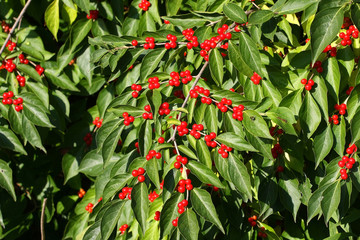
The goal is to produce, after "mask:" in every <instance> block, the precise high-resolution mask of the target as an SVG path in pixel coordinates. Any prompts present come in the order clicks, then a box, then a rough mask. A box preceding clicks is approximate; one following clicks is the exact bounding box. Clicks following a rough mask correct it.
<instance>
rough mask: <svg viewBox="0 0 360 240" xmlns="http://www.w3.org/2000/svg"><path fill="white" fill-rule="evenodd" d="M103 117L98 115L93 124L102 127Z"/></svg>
mask: <svg viewBox="0 0 360 240" xmlns="http://www.w3.org/2000/svg"><path fill="white" fill-rule="evenodd" d="M102 122H103V119H100V117H96V118H95V119H94V121H93V124H94V125H96V127H97V128H100V127H101V125H102Z"/></svg>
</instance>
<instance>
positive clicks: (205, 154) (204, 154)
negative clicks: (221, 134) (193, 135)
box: [196, 141, 212, 169]
mask: <svg viewBox="0 0 360 240" xmlns="http://www.w3.org/2000/svg"><path fill="white" fill-rule="evenodd" d="M196 153H197V155H198V157H199V160H200V162H201V163H203V164H205V165H206V166H207V167H208V168H210V169H211V166H212V161H211V158H210V151H209V148H208V146H207V145H206V143H205V142H204V141H196Z"/></svg>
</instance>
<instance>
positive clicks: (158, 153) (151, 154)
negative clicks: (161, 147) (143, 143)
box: [146, 150, 161, 161]
mask: <svg viewBox="0 0 360 240" xmlns="http://www.w3.org/2000/svg"><path fill="white" fill-rule="evenodd" d="M153 157H155V158H156V159H160V158H161V153H160V152H156V151H155V150H150V151H149V153H148V155H146V160H148V161H149V160H150V159H152V158H153Z"/></svg>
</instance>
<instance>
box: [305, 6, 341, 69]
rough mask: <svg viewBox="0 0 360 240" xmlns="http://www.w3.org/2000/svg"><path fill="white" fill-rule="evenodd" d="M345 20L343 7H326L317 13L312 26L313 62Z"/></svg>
mask: <svg viewBox="0 0 360 240" xmlns="http://www.w3.org/2000/svg"><path fill="white" fill-rule="evenodd" d="M343 20H344V8H343V7H340V8H338V7H335V8H325V9H323V10H322V11H320V12H319V13H318V14H316V15H315V19H314V21H313V22H312V24H311V28H310V33H311V41H310V43H311V60H312V62H313V63H314V62H315V61H316V60H317V59H318V57H319V56H320V54H321V53H322V51H323V50H324V49H325V47H326V46H327V45H329V44H330V43H331V42H332V41H333V40H334V38H335V37H336V35H337V34H338V33H339V31H340V28H341V25H342V24H343Z"/></svg>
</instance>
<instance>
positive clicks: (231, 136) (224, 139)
mask: <svg viewBox="0 0 360 240" xmlns="http://www.w3.org/2000/svg"><path fill="white" fill-rule="evenodd" d="M216 140H218V141H219V142H220V143H223V144H225V145H226V146H228V147H231V148H234V149H236V150H238V151H251V152H256V151H257V150H256V149H255V148H254V147H253V146H252V145H251V144H249V143H248V142H247V141H246V140H245V139H244V138H243V136H241V135H238V134H236V133H233V132H227V133H222V134H220V135H219V136H217V137H216Z"/></svg>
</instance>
